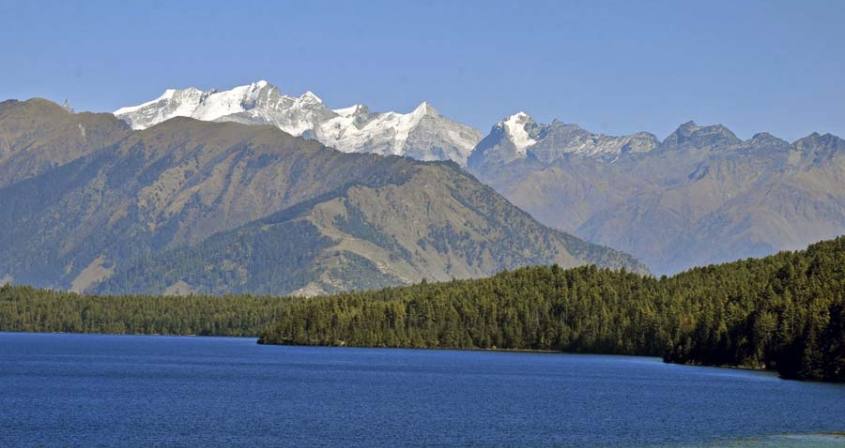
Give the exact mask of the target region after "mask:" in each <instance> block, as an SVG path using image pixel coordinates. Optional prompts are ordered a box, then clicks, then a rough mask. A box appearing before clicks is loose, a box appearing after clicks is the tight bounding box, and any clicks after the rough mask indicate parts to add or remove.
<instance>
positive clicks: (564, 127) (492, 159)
mask: <svg viewBox="0 0 845 448" xmlns="http://www.w3.org/2000/svg"><path fill="white" fill-rule="evenodd" d="M659 145H660V142H659V141H658V140H657V137H655V136H654V135H652V134H649V133H647V132H638V133H636V134H632V135H624V136H619V137H617V136H610V135H604V134H594V133H592V132H589V131H587V130H585V129H582V128H581V127H579V126H577V125H574V124H567V123H562V122H560V121H557V120H554V121H552V123H551V124H539V123H537V122H535V121H534V119H532V118H531V116H529V115H528V114H526V113H525V112H518V113H516V114H513V115H511V116H510V117H507V118H505V119H504V120H502V121H500V122H499V123H497V124H496V125H495V126H493V129H491V130H490V133H489V134H488V135H487V136H486V137H485V138H484V139H483V140H481V142H479V144H478V145H477V146H476V148H475V150H474V151H473V153H472V155H471V156H470V159H469V164H470V165H471V166H474V165H475V166H477V165H479V164H482V163H496V164H503V163H509V162H512V161H514V160H520V159H527V158H529V157H533V158H536V159H537V160H539V161H541V162H543V163H550V162H553V161H555V160H558V159H560V158H563V157H566V156H568V155H576V156H581V157H589V158H597V159H605V160H614V159H615V158H617V157H619V155H621V154H623V153H628V152H648V151H651V150H653V149H655V148H657V147H658V146H659Z"/></svg>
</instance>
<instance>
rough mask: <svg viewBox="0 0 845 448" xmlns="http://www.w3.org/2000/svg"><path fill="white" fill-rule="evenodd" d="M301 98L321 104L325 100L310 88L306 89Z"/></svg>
mask: <svg viewBox="0 0 845 448" xmlns="http://www.w3.org/2000/svg"><path fill="white" fill-rule="evenodd" d="M299 99H300V100H302V101H304V102H310V103H320V104H322V103H323V100H322V99H321V98H320V97H319V96H317V95H316V94H315V93H314V92H312V91H310V90H306V91H305V93H303V94H302V96H300V97H299Z"/></svg>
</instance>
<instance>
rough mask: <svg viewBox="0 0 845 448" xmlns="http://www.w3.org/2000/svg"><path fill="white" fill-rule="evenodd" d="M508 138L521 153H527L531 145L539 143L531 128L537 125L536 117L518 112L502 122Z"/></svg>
mask: <svg viewBox="0 0 845 448" xmlns="http://www.w3.org/2000/svg"><path fill="white" fill-rule="evenodd" d="M501 124H502V127H503V129H504V130H505V134H506V135H507V137H508V140H510V141H511V143H513V145H514V147H516V150H517V152H518V153H519V154H523V155H524V154H525V153H526V151H527V150H528V147H529V146H532V145H534V144H535V143H537V140H534V139H533V138H532V137H531V135H530V133H529V128H530V127H532V126H533V125H535V123H534V119H532V118H531V116H530V115H528V114H527V113H525V112H517V113H515V114H513V115H511V116H509V117H507V118H506V119H505V120H504V121H502V122H501Z"/></svg>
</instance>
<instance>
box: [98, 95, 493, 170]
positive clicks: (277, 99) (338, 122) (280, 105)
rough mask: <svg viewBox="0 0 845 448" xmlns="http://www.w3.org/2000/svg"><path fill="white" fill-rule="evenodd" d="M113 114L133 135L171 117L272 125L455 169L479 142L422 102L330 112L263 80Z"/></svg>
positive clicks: (339, 145)
mask: <svg viewBox="0 0 845 448" xmlns="http://www.w3.org/2000/svg"><path fill="white" fill-rule="evenodd" d="M114 114H115V115H116V116H117V117H118V118H120V119H122V120H124V121H126V122H127V123H129V124H130V126H132V128H133V129H145V128H148V127H150V126H153V125H156V124H158V123H161V122H163V121H165V120H169V119H171V118H174V117H191V118H195V119H198V120H205V121H236V122H240V123H247V124H272V125H274V126H276V127H278V128H279V129H281V130H283V131H285V132H287V133H289V134H292V135H296V136H300V135H304V134H305V135H309V136H313V137H314V138H316V139H317V140H319V141H320V142H321V143H323V144H325V145H327V146H330V147H333V148H336V149H339V150H341V151H344V152H372V153H376V154H394V155H407V156H410V157H414V158H417V159H421V160H446V159H451V160H454V161H455V162H458V163H459V164H465V163H466V159H467V157H468V156H469V153H470V152H471V151H472V148H473V147H475V145H476V143H478V141H479V140H480V139H481V135H480V134H479V133H478V131H476V130H474V129H472V128H470V127H468V126H465V125H462V124H459V123H456V122H453V121H451V120H449V119H447V118H445V117H443V116H441V115H440V114H439V113H438V112H437V110H436V109H434V108H433V107H432V106H431V105H430V104H429V103H428V102H425V101H423V102H422V103H420V104H419V105H418V106H417V107H416V108H415V109H414V110H413V111H411V112H409V113H405V114H403V113H398V112H384V113H370V112H369V110H368V109H367V107H366V106H364V105H362V104H356V105H353V106H350V107H345V108H342V109H336V110H331V109H329V108H328V107H326V105H325V104H323V100H322V99H320V97H318V96H317V95H316V94H314V93H313V92H311V91H307V92H305V93H303V94H302V95H301V96H298V97H295V96H287V95H284V94H282V92H281V91H280V90H279V89H278V88H276V87H275V86H273V85H272V84H270V83H268V82H267V81H264V80H261V81H257V82H254V83H251V84H247V85H242V86H237V87H234V88H232V89H229V90H221V91H217V90H206V91H203V90H199V89H196V88H188V89H182V90H176V89H168V90H167V91H165V93H164V94H163V95H162V96H160V97H159V98H157V99H155V100H152V101H148V102H146V103H143V104H140V105H137V106H130V107H124V108H121V109H118V110H116V111H115V112H114ZM426 117H428V118H426ZM424 118H426V119H425V120H424Z"/></svg>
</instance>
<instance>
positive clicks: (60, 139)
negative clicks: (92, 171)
mask: <svg viewBox="0 0 845 448" xmlns="http://www.w3.org/2000/svg"><path fill="white" fill-rule="evenodd" d="M127 135H129V127H128V126H126V125H125V124H124V123H123V122H121V121H120V120H118V119H116V118H115V117H113V116H112V115H111V114H92V113H80V114H74V113H70V112H69V111H67V110H65V109H64V108H62V107H61V106H59V105H58V104H55V103H52V102H50V101H47V100H42V99H39V98H34V99H31V100H28V101H16V100H9V101H3V102H0V187H2V186H4V185H9V184H11V183H14V182H17V181H19V180H22V179H26V178H28V177H32V176H35V175H38V174H41V173H43V172H45V171H47V170H49V169H51V168H54V167H57V166H60V165H64V164H65V163H68V162H70V161H72V160H74V159H77V158H79V157H81V156H83V155H85V154H88V153H90V152H93V151H95V150H97V149H99V148H102V147H105V146H108V145H111V144H113V143H115V142H117V141H119V140H121V139H123V138H124V137H126V136H127Z"/></svg>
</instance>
